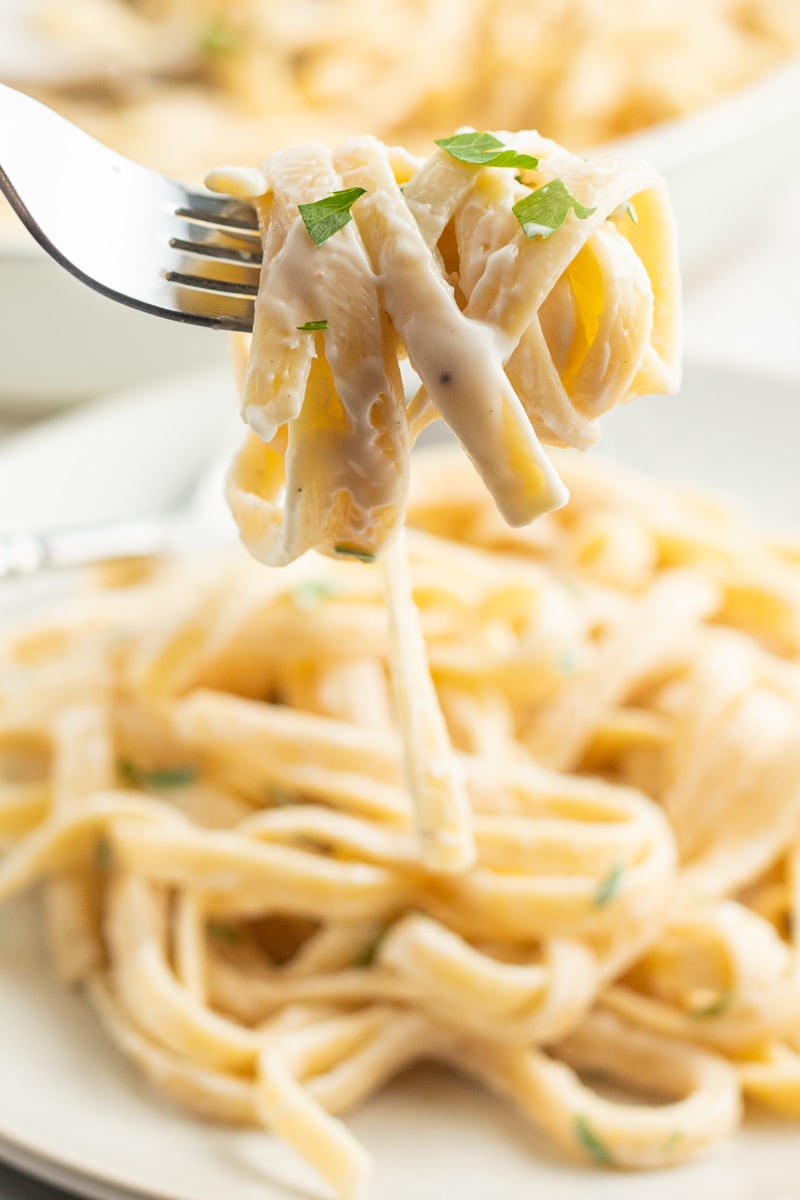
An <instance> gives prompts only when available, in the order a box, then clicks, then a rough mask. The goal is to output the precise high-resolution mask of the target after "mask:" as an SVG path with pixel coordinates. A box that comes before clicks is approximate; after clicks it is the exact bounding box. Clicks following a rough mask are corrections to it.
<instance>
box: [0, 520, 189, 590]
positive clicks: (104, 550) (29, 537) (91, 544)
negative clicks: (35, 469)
mask: <svg viewBox="0 0 800 1200" xmlns="http://www.w3.org/2000/svg"><path fill="white" fill-rule="evenodd" d="M174 548H175V538H174V528H173V525H172V522H170V521H169V520H165V519H164V518H163V517H162V518H160V519H159V518H153V519H144V520H136V521H113V522H109V523H107V524H103V525H89V526H83V527H81V528H78V529H63V530H53V531H52V532H46V533H25V532H23V533H9V534H0V580H3V579H21V578H25V577H29V576H32V575H38V574H41V573H42V572H45V571H63V570H70V569H74V568H77V567H89V566H92V565H94V564H97V563H103V562H114V561H118V560H120V559H127V558H150V557H152V556H154V555H159V554H165V553H167V552H169V551H171V550H174Z"/></svg>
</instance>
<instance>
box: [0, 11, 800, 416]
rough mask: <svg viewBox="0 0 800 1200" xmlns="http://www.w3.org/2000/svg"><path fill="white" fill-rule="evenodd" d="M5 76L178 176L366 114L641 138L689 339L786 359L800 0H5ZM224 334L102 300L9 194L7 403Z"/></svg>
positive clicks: (212, 350) (1, 51) (799, 248)
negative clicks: (672, 231)
mask: <svg viewBox="0 0 800 1200" xmlns="http://www.w3.org/2000/svg"><path fill="white" fill-rule="evenodd" d="M0 80H2V81H4V82H7V83H10V84H12V85H13V86H15V87H18V88H20V89H22V90H24V91H27V92H29V93H30V94H32V95H34V96H37V97H39V98H41V99H42V100H44V101H45V102H46V103H47V104H49V105H51V106H52V107H54V108H56V109H58V110H59V111H60V112H62V113H64V114H65V115H66V116H68V117H69V118H70V119H72V120H73V121H75V122H77V123H78V124H79V125H82V126H83V127H84V128H86V129H87V130H89V131H90V132H91V133H93V134H94V135H95V136H97V137H99V138H100V139H101V140H103V141H105V142H107V143H108V144H109V145H111V146H113V147H115V148H116V149H118V150H120V151H121V152H122V153H124V154H126V155H128V156H130V157H131V158H134V159H136V160H138V161H140V162H142V163H145V164H148V165H150V166H153V167H156V168H158V169H161V170H163V171H165V172H168V173H170V174H172V175H174V176H176V177H178V178H181V179H186V180H192V181H197V180H201V179H202V177H203V175H204V173H205V172H206V170H207V169H208V168H209V167H210V166H212V165H214V164H217V163H230V162H234V163H257V162H258V161H259V160H260V159H262V158H263V157H264V156H265V155H266V154H267V153H268V152H270V151H271V150H273V149H275V148H276V147H278V146H280V145H287V144H291V143H294V142H297V141H299V140H312V139H313V140H324V141H331V142H334V141H336V140H338V139H341V138H342V137H345V136H347V135H350V134H353V133H361V132H367V131H368V132H373V133H375V134H377V135H378V136H380V137H382V138H384V139H386V140H389V141H397V142H402V143H404V144H406V145H408V146H409V147H410V148H412V149H414V150H416V151H419V152H421V153H427V152H428V151H429V149H430V145H431V140H432V139H433V138H434V137H440V136H443V135H444V134H446V133H448V132H451V131H452V130H453V129H454V128H456V127H457V126H459V125H462V124H471V125H474V126H476V127H477V128H486V129H503V128H526V127H534V128H538V129H539V130H540V131H541V132H542V133H544V134H546V135H548V136H551V137H553V138H555V139H557V140H559V141H561V142H563V143H565V144H566V145H567V146H569V147H570V148H573V149H582V148H587V149H588V148H597V147H599V146H610V147H612V148H613V149H614V150H617V151H620V152H623V153H628V152H630V153H635V154H639V155H643V156H644V157H647V158H649V159H650V160H651V161H652V162H653V163H654V164H655V165H656V166H658V167H659V168H660V169H661V170H663V171H664V173H665V174H666V176H667V180H668V182H669V185H670V188H671V191H672V195H673V201H674V204H675V207H676V211H677V215H678V222H679V231H680V238H681V254H682V260H683V268H684V276H685V280H686V302H687V321H686V342H687V348H688V349H689V351H690V352H691V353H695V352H696V353H698V354H701V355H703V356H705V357H709V356H710V357H712V358H725V359H732V360H733V361H743V362H745V363H752V362H756V363H762V362H763V364H764V365H765V366H768V367H770V368H771V369H773V370H779V371H782V372H784V373H785V372H789V373H793V372H798V373H800V348H799V344H800V339H799V338H798V337H797V317H798V315H799V314H798V308H799V307H800V305H799V304H798V301H797V298H796V287H795V280H796V279H797V277H798V271H800V234H798V232H797V231H796V228H795V220H794V217H793V213H794V212H795V211H796V210H797V207H798V201H800V182H798V179H799V178H800V177H799V176H798V172H800V155H799V154H798V150H799V149H800V139H798V136H797V128H798V119H800V3H798V0H603V2H598V0H373V2H372V3H371V4H369V5H366V4H364V3H363V2H362V0H324V2H323V0H292V3H290V4H289V3H286V2H285V0H0ZM76 186H77V184H76ZM43 341H44V342H46V344H47V353H46V354H42V353H41V346H42V343H43ZM223 343H224V339H223V338H221V337H220V336H219V335H214V334H209V333H207V332H202V331H198V330H195V329H191V328H188V327H181V326H176V325H172V324H170V323H167V322H164V321H159V320H157V319H155V318H151V317H148V316H143V315H141V314H138V313H134V312H132V311H130V310H125V309H123V308H121V307H119V306H116V305H113V304H109V303H107V302H106V301H105V300H103V299H101V298H100V297H98V296H96V295H94V294H93V293H91V292H90V291H88V290H87V289H85V288H83V287H81V286H80V285H79V284H77V283H76V282H75V281H73V280H72V279H71V278H69V277H68V276H67V275H65V274H64V273H63V272H61V271H60V270H59V269H58V268H56V267H55V266H54V265H53V264H52V263H50V262H49V261H48V260H47V259H46V258H45V257H44V256H43V255H42V254H41V253H40V252H39V251H38V248H37V247H36V246H35V245H34V244H33V243H32V241H31V239H30V238H29V237H28V235H27V234H26V233H25V232H24V230H22V228H21V227H20V226H19V225H18V223H15V222H14V220H13V218H12V217H11V214H10V213H9V212H8V211H7V210H6V211H0V404H2V406H3V415H4V416H5V417H6V418H8V419H10V420H13V421H18V420H19V419H25V418H27V417H30V416H33V415H34V414H40V413H42V412H46V411H50V410H52V409H53V408H54V407H57V406H59V405H61V404H64V403H75V402H79V401H81V400H83V399H86V398H87V397H90V396H96V395H98V394H101V393H104V392H106V391H108V390H109V389H116V388H118V387H120V386H124V385H127V384H134V383H138V382H141V381H142V380H147V379H154V378H158V377H160V376H162V375H163V374H164V373H165V372H170V371H176V370H180V369H182V368H184V367H188V366H192V365H202V364H203V363H212V362H220V361H222V360H223V359H224V356H225V352H226V351H225V346H224V344H223Z"/></svg>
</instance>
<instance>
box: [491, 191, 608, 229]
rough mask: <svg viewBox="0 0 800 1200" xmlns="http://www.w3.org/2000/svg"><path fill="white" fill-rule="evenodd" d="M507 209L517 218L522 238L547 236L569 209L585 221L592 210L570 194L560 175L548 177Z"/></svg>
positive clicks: (561, 223)
mask: <svg viewBox="0 0 800 1200" xmlns="http://www.w3.org/2000/svg"><path fill="white" fill-rule="evenodd" d="M511 211H512V212H513V214H514V216H515V217H516V218H517V220H518V221H519V223H520V225H521V227H522V232H523V233H524V234H525V237H526V238H529V239H533V238H547V237H550V234H551V233H555V231H556V230H557V229H560V228H561V226H562V225H563V224H564V222H565V221H566V219H567V217H568V216H569V214H570V212H571V211H572V212H574V213H575V216H576V217H579V218H580V220H581V221H585V220H586V218H587V217H590V216H591V215H592V213H593V212H594V211H595V209H593V208H585V207H584V206H583V205H582V204H579V203H578V201H577V200H576V199H575V197H574V196H573V194H572V192H571V191H570V190H569V188H568V187H567V185H566V184H565V183H564V180H563V179H552V180H551V181H550V183H546V184H545V185H544V187H540V188H537V189H536V191H535V192H531V194H530V196H525V197H523V199H522V200H518V201H517V203H516V204H515V205H514V206H513V207H512V209H511Z"/></svg>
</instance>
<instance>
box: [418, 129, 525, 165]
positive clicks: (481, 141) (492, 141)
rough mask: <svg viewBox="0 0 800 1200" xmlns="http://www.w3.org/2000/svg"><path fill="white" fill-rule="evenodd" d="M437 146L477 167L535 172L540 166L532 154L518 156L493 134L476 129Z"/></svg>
mask: <svg viewBox="0 0 800 1200" xmlns="http://www.w3.org/2000/svg"><path fill="white" fill-rule="evenodd" d="M436 145H437V146H440V147H441V149H442V150H446V151H447V153H448V154H449V155H450V156H451V157H452V158H456V159H458V161H459V162H464V163H471V164H472V165H473V166H476V167H516V168H517V169H518V170H520V171H535V170H536V168H537V167H538V165H539V160H538V158H534V157H533V155H532V154H518V153H517V151H516V150H511V149H510V148H509V147H508V146H505V145H504V144H503V143H502V142H501V141H500V139H499V138H496V137H495V136H494V134H493V133H480V132H479V131H478V130H475V129H473V130H470V131H469V132H468V133H456V134H454V135H453V136H452V137H446V138H439V139H438V140H437V142H436Z"/></svg>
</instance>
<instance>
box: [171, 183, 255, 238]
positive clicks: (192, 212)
mask: <svg viewBox="0 0 800 1200" xmlns="http://www.w3.org/2000/svg"><path fill="white" fill-rule="evenodd" d="M176 214H177V216H179V217H186V218H187V219H188V220H190V221H202V222H208V223H209V224H211V225H220V226H224V227H226V228H229V229H236V230H240V231H242V232H249V233H251V234H256V235H258V236H260V234H259V226H258V216H257V214H256V211H255V209H254V207H253V205H252V204H249V203H248V202H247V201H246V200H239V199H237V198H236V197H235V196H220V195H218V194H217V193H216V192H190V191H187V192H186V202H185V203H184V204H182V205H180V206H179V207H178V208H177V209H176Z"/></svg>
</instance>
